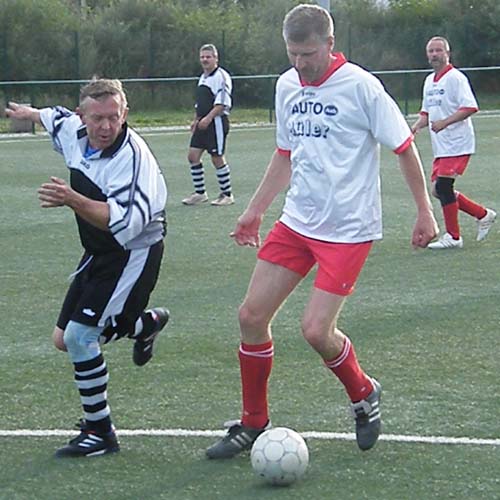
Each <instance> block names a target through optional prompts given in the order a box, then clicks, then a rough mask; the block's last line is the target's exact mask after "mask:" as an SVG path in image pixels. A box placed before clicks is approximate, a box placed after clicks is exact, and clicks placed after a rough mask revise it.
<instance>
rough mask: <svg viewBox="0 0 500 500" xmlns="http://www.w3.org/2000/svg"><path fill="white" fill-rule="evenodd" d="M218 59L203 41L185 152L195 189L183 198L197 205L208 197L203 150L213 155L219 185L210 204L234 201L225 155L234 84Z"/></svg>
mask: <svg viewBox="0 0 500 500" xmlns="http://www.w3.org/2000/svg"><path fill="white" fill-rule="evenodd" d="M218 63H219V56H218V52H217V48H216V47H215V45H212V44H206V45H203V46H202V47H201V48H200V64H201V67H202V68H203V73H202V75H201V76H200V79H199V80H198V86H197V88H196V104H195V116H194V120H193V123H192V124H191V133H192V135H191V141H190V144H189V152H188V161H189V165H190V167H191V170H190V171H191V179H192V180H193V185H194V192H193V193H192V194H190V195H189V196H188V197H186V198H184V199H183V200H182V203H184V205H199V204H201V203H205V202H207V201H208V195H207V191H206V186H205V170H204V168H203V163H202V161H201V157H202V155H203V152H204V151H207V152H208V153H209V154H210V156H211V158H212V163H213V165H214V167H215V172H216V175H217V181H218V184H219V188H220V194H219V196H218V197H217V198H216V199H215V200H213V201H212V203H211V204H212V205H214V206H226V205H232V204H233V203H234V196H233V193H232V191H231V168H230V167H229V164H228V163H227V161H226V158H225V156H224V152H225V150H226V139H227V135H228V134H229V112H230V110H231V106H232V96H231V92H232V90H233V84H232V81H231V77H230V76H229V73H228V72H227V71H226V70H225V69H223V68H221V67H220V66H219V65H218Z"/></svg>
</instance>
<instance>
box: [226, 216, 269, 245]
mask: <svg viewBox="0 0 500 500" xmlns="http://www.w3.org/2000/svg"><path fill="white" fill-rule="evenodd" d="M262 218H263V216H262V215H256V214H252V213H250V212H244V213H243V214H242V215H241V217H240V218H239V219H238V222H237V223H236V227H235V228H234V231H233V232H232V233H230V235H229V236H231V238H234V241H236V243H237V244H238V245H241V246H248V247H254V248H257V247H259V246H260V235H259V228H260V225H261V223H262Z"/></svg>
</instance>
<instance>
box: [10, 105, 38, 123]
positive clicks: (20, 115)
mask: <svg viewBox="0 0 500 500" xmlns="http://www.w3.org/2000/svg"><path fill="white" fill-rule="evenodd" d="M5 116H7V118H15V119H17V120H30V121H31V122H33V123H38V124H39V125H42V121H41V120H40V111H39V110H38V109H37V108H32V107H31V106H26V105H24V104H17V103H16V102H9V104H8V105H7V108H5Z"/></svg>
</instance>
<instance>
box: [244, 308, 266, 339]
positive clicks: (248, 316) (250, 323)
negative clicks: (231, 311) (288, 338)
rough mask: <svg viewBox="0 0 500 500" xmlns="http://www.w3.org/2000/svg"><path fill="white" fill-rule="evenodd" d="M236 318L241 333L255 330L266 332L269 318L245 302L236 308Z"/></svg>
mask: <svg viewBox="0 0 500 500" xmlns="http://www.w3.org/2000/svg"><path fill="white" fill-rule="evenodd" d="M238 320H239V323H240V329H241V331H242V332H243V333H244V332H255V331H262V332H267V328H268V326H269V320H268V319H267V318H266V317H264V316H263V315H262V314H259V313H258V311H256V310H255V309H254V308H252V307H249V306H248V305H247V304H245V303H243V304H242V305H241V306H240V308H239V310H238Z"/></svg>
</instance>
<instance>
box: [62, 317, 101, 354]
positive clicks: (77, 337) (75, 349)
mask: <svg viewBox="0 0 500 500" xmlns="http://www.w3.org/2000/svg"><path fill="white" fill-rule="evenodd" d="M101 332H102V328H99V327H93V326H87V325H83V324H81V323H77V322H75V321H70V322H69V323H68V324H67V326H66V329H65V330H64V337H63V340H64V344H65V346H66V349H67V351H68V353H69V355H70V357H71V360H72V361H73V362H74V363H78V362H81V361H87V360H89V359H93V358H95V357H96V356H97V355H99V354H100V352H101V348H100V346H99V335H100V333H101Z"/></svg>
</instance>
